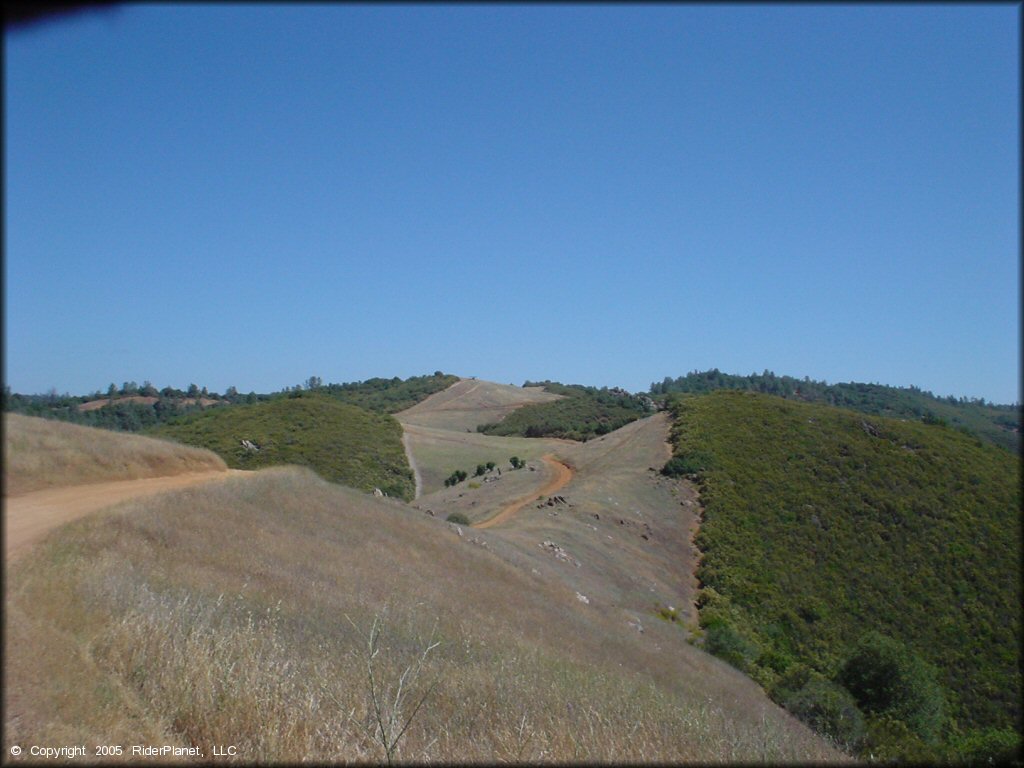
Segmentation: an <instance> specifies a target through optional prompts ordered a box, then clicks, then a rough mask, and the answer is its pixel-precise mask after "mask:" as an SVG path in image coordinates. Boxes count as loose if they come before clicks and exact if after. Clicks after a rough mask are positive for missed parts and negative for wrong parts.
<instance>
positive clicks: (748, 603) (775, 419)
mask: <svg viewBox="0 0 1024 768" xmlns="http://www.w3.org/2000/svg"><path fill="white" fill-rule="evenodd" d="M672 408H673V413H674V416H675V427H674V431H673V440H674V445H675V457H674V459H673V461H672V462H671V463H670V464H669V465H667V467H666V470H667V471H670V472H675V473H678V474H690V475H691V476H693V477H695V478H696V479H697V481H698V482H699V484H700V498H701V502H702V504H703V506H704V515H703V522H702V523H701V529H700V533H699V535H698V537H697V543H698V545H699V547H700V549H701V552H702V560H701V563H700V567H699V569H698V572H697V574H698V577H699V578H700V581H701V592H700V598H699V601H700V603H701V606H702V607H701V612H700V613H701V624H702V626H703V627H704V629H705V632H706V644H707V646H708V647H709V649H711V650H717V651H718V652H719V654H720V655H722V656H723V657H724V658H727V659H729V660H730V661H731V662H732V663H734V664H735V665H736V666H738V667H740V668H742V669H745V670H747V671H748V672H749V673H750V674H751V675H753V676H754V677H755V678H756V679H758V680H760V681H761V682H762V683H764V684H765V686H766V687H768V688H769V689H772V688H773V686H781V687H780V690H782V691H783V693H782V695H783V696H786V695H791V694H793V691H792V690H789V691H785V690H784V689H786V687H787V686H790V687H792V680H791V679H787V675H789V676H790V678H791V677H792V674H794V673H795V671H796V670H798V668H799V666H800V665H803V666H806V667H808V668H810V669H811V670H812V671H813V672H814V673H816V674H818V675H821V676H823V677H824V678H825V679H826V680H831V681H836V680H838V679H839V678H841V677H842V675H843V674H844V672H843V669H844V664H846V663H847V661H848V660H849V659H850V657H851V655H853V654H854V653H855V650H856V647H857V644H858V642H859V641H861V639H862V638H864V637H865V636H867V635H868V634H869V633H870V632H872V631H874V632H877V633H880V634H881V635H882V636H884V637H886V638H892V639H894V640H895V641H897V642H898V643H899V644H901V645H902V647H903V648H904V649H905V651H906V654H909V655H908V656H907V658H911V657H919V658H920V660H921V661H922V662H924V663H925V664H926V665H930V667H931V672H929V673H928V674H934V675H935V676H936V679H937V682H938V684H939V686H940V688H941V691H940V692H937V693H936V694H935V698H936V700H937V699H938V698H939V697H940V696H941V698H942V699H944V703H943V705H942V707H941V708H942V709H943V710H944V711H943V712H942V713H940V712H938V710H937V709H936V712H935V713H934V718H933V719H932V720H933V721H932V722H930V724H928V725H927V726H925V725H923V724H918V725H920V727H916V726H914V725H908V723H909V720H908V721H905V722H903V725H907V727H909V728H910V731H911V732H910V733H907V734H905V737H904V736H901V737H898V738H895V739H894V740H895V741H896V742H898V743H899V744H900V746H899V747H895V746H893V745H892V744H891V743H888V742H887V739H890V741H891V740H892V739H891V737H889V736H886V735H885V734H884V733H883V731H885V730H886V728H887V727H888V726H883V725H882V724H881V722H882V718H881V714H884V712H879V713H878V714H879V716H878V717H876V718H875V719H874V720H872V718H870V717H869V718H868V726H869V730H868V733H867V736H866V742H865V743H866V747H865V748H866V749H872V748H873V751H874V752H875V753H876V754H878V753H880V752H881V753H884V752H885V750H886V749H895V750H896V753H897V754H902V755H903V756H904V757H907V756H910V757H917V758H918V759H936V758H938V757H942V756H943V755H944V754H947V753H944V752H943V751H942V749H943V747H945V748H951V745H955V744H957V743H959V742H965V741H970V740H972V739H976V738H977V737H978V736H979V734H981V733H984V732H991V731H992V730H993V729H995V730H999V729H1002V732H1003V733H1004V734H1012V733H1013V732H1014V731H1015V729H1018V728H1019V727H1020V718H1021V709H1020V701H1021V675H1020V640H1021V634H1020V632H1021V609H1020V605H1021V603H1020V598H1021V568H1020V557H1021V527H1020V523H1021V517H1020V514H1021V499H1020V466H1019V462H1018V460H1017V459H1016V458H1015V457H1014V456H1013V455H1012V454H1011V453H1009V452H1007V451H1005V450H1004V449H1002V448H998V447H995V446H992V445H988V444H986V443H983V442H982V441H981V440H980V439H979V438H976V437H971V436H968V435H966V434H964V433H962V432H960V431H958V430H954V429H951V428H948V427H943V426H940V425H926V424H922V423H920V422H909V421H906V422H905V421H898V420H895V419H888V418H884V417H877V416H872V417H866V416H865V415H864V414H862V413H856V412H853V411H849V410H846V409H840V408H834V407H829V406H821V405H813V404H806V403H800V402H793V401H789V400H784V399H782V398H778V397H772V396H767V395H758V394H752V393H745V392H714V393H712V394H708V395H701V396H693V395H689V396H677V399H675V400H674V402H673V406H672ZM922 669H924V668H923V667H922ZM846 674H848V671H847V673H846ZM925 677H927V675H925ZM805 678H806V676H805ZM815 685H818V683H815ZM861 703H862V704H863V705H864V706H865V708H866V709H867V710H868V711H869V712H870V710H871V702H866V703H865V702H861ZM936 707H938V704H936ZM882 709H884V708H882ZM890 714H891V712H890ZM892 717H895V715H892ZM896 719H899V718H896ZM872 724H874V725H875V726H876V730H875V731H874V732H872V730H871V726H872ZM889 730H891V729H889ZM872 733H874V741H872ZM1007 738H1010V737H1007ZM1010 741H1011V743H1012V739H1010ZM915 744H916V745H917V746H916V747H915V746H912V745H915ZM928 745H931V748H929V747H928ZM900 749H906V750H909V751H907V752H900V751H899V750H900ZM954 751H955V750H954Z"/></svg>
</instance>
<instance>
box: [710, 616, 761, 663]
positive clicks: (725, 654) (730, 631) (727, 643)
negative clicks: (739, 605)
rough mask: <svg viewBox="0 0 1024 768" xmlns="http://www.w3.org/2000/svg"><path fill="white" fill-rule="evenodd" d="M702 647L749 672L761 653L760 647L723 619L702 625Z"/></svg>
mask: <svg viewBox="0 0 1024 768" xmlns="http://www.w3.org/2000/svg"><path fill="white" fill-rule="evenodd" d="M704 629H705V633H706V634H705V640H704V649H705V650H706V651H707V652H708V653H712V654H714V655H715V656H717V657H718V658H720V659H722V660H723V661H727V662H729V663H730V664H732V665H733V666H734V667H736V669H739V670H741V671H743V672H749V671H750V670H751V668H752V666H753V664H754V661H756V660H757V657H758V656H759V655H760V653H761V649H760V648H759V647H758V645H757V643H755V642H754V641H753V640H751V639H750V638H748V637H746V636H745V635H742V634H740V633H739V632H738V631H736V629H735V628H734V627H733V626H732V625H731V624H729V623H728V622H727V621H725V620H723V619H718V620H715V621H712V622H710V623H709V624H708V625H706V626H705V627H704Z"/></svg>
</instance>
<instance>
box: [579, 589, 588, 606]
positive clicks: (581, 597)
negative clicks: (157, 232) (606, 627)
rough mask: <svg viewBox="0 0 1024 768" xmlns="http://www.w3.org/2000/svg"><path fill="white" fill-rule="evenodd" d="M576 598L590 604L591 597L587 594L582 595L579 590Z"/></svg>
mask: <svg viewBox="0 0 1024 768" xmlns="http://www.w3.org/2000/svg"><path fill="white" fill-rule="evenodd" d="M576 599H577V600H579V601H580V602H581V603H586V604H587V605H590V598H589V597H587V596H586V595H581V594H580V593H579V592H577V593H576Z"/></svg>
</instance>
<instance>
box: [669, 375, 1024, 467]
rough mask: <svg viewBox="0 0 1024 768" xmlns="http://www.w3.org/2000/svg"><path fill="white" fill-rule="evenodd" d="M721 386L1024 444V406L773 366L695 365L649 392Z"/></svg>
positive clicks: (1016, 448)
mask: <svg viewBox="0 0 1024 768" xmlns="http://www.w3.org/2000/svg"><path fill="white" fill-rule="evenodd" d="M720 389H738V390H743V391H746V392H760V393H762V394H769V395H778V396H780V397H785V398H789V399H794V400H800V401H802V402H808V403H823V404H827V405H837V406H839V407H841V408H850V409H852V410H855V411H863V412H864V413H870V414H874V415H877V416H889V417H892V418H898V419H913V420H915V421H923V422H925V423H932V424H934V423H938V424H942V423H945V424H947V425H949V426H952V427H956V428H958V429H961V430H964V431H967V432H969V433H971V434H974V435H977V436H979V437H981V438H982V439H984V440H987V441H988V442H991V443H993V444H994V445H999V446H1002V447H1003V448H1006V449H1007V450H1010V451H1013V452H1015V453H1019V452H1020V449H1021V439H1020V429H1021V409H1020V407H1019V406H1013V405H996V404H994V403H986V402H985V401H984V400H983V399H981V400H968V399H966V398H963V397H961V398H955V397H952V396H950V397H936V396H935V395H933V394H932V393H931V392H926V391H923V390H921V389H918V388H917V387H889V386H885V385H883V384H861V383H856V382H850V383H839V384H826V383H825V382H823V381H813V380H812V379H809V378H804V379H796V378H793V377H792V376H776V375H775V374H774V373H772V372H771V371H765V372H764V373H762V374H751V375H750V376H735V375H732V374H728V373H722V372H721V371H719V370H718V369H717V368H714V369H712V370H709V371H694V372H693V373H689V374H687V375H686V376H680V377H679V378H677V379H672V378H665V380H664V381H662V382H661V383H655V384H652V385H651V393H652V394H654V395H665V394H669V393H673V392H680V393H688V394H706V393H708V392H714V391H717V390H720Z"/></svg>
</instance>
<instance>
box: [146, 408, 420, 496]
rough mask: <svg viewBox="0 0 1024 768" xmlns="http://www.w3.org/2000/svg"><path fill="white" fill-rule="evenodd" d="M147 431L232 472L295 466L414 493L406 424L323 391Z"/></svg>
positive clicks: (368, 487) (361, 485)
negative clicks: (214, 457) (211, 456)
mask: <svg viewBox="0 0 1024 768" xmlns="http://www.w3.org/2000/svg"><path fill="white" fill-rule="evenodd" d="M147 433H148V434H152V435H155V436H161V437H169V438H171V439H174V440H177V441H179V442H182V443H185V444H187V445H195V446H199V447H202V448H208V449H210V450H211V451H213V452H214V453H216V454H218V455H219V456H221V457H222V458H223V459H224V461H225V462H227V465H228V466H229V467H232V468H235V469H259V468H261V467H268V466H273V465H278V464H297V465H299V466H304V467H309V468H310V469H312V470H314V471H315V472H317V474H319V475H320V476H321V477H323V478H324V479H325V480H330V481H331V482H336V483H341V484H343V485H348V486H350V487H352V488H358V489H360V490H363V491H372V490H373V489H374V488H380V489H381V490H382V491H384V492H385V493H387V494H388V495H389V496H395V497H398V498H402V499H406V500H409V499H411V498H412V497H413V493H414V490H415V485H414V482H413V477H412V470H410V469H409V465H408V461H407V459H406V456H405V451H404V448H403V447H402V427H401V425H400V424H399V423H398V422H397V421H395V419H394V418H393V417H391V416H389V415H387V414H380V413H372V412H370V411H367V410H366V409H364V408H359V407H357V406H354V405H348V404H345V403H340V402H338V401H337V400H336V399H335V398H333V397H331V396H330V395H328V394H324V393H320V392H306V391H296V392H293V393H291V395H289V396H282V397H276V398H274V399H273V400H269V401H267V402H262V403H255V404H252V405H235V406H232V407H230V408H216V409H211V410H208V411H204V412H202V413H194V414H190V415H188V416H183V417H180V418H178V419H176V420H174V421H171V422H168V423H166V424H164V425H160V426H157V427H153V428H151V429H150V430H147ZM243 441H247V442H248V444H249V447H247V446H246V445H244V444H243Z"/></svg>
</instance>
